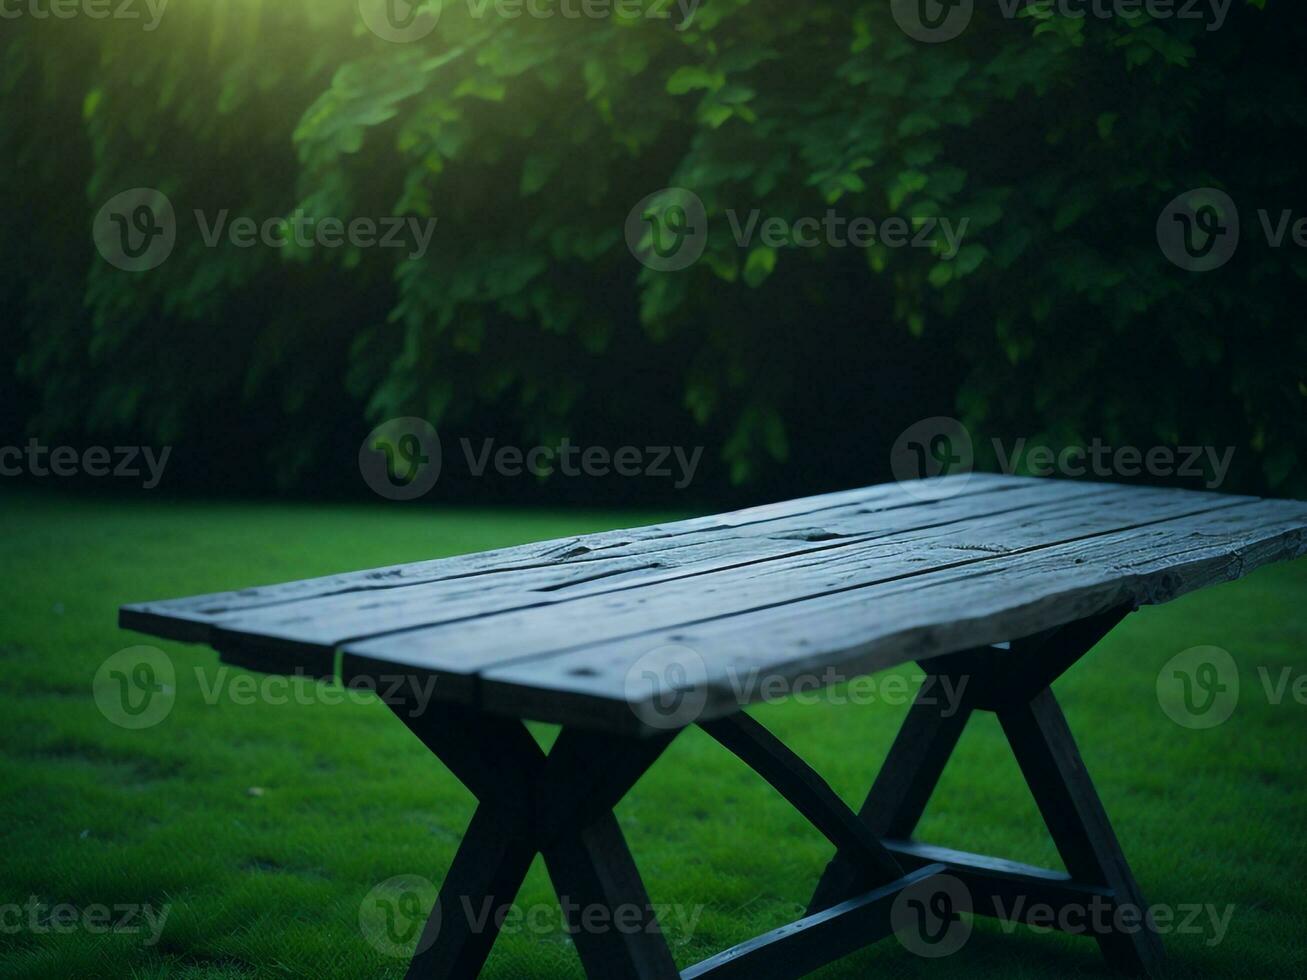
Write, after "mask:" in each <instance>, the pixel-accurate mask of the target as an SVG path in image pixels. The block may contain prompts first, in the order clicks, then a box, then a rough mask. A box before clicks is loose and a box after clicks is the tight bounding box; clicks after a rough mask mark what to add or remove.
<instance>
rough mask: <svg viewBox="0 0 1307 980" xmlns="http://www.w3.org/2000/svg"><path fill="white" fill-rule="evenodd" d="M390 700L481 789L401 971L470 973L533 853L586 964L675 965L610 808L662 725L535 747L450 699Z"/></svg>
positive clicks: (665, 978) (627, 970) (647, 968)
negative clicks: (631, 734)
mask: <svg viewBox="0 0 1307 980" xmlns="http://www.w3.org/2000/svg"><path fill="white" fill-rule="evenodd" d="M394 708H395V711H396V714H398V715H399V716H400V717H401V718H402V719H403V720H404V721H405V723H406V724H407V725H408V726H409V728H411V729H412V730H413V732H414V733H415V734H416V735H418V737H419V738H420V739H421V740H422V742H423V743H424V744H425V745H426V746H427V747H428V748H429V749H431V751H432V752H433V753H435V754H436V756H438V757H439V758H440V759H441V761H442V762H444V763H445V765H446V766H447V767H448V768H449V769H450V771H451V772H453V773H454V775H455V776H457V777H458V778H459V780H460V781H461V782H463V784H464V785H465V786H467V787H468V789H470V790H472V792H473V793H474V794H475V795H476V796H477V798H478V800H479V805H478V807H477V810H476V813H475V814H474V815H473V817H472V822H471V823H470V824H469V826H468V829H467V833H466V834H465V836H464V838H463V842H462V844H461V845H460V847H459V850H458V853H457V854H456V855H455V857H454V862H453V864H452V865H451V866H450V869H449V872H448V874H447V875H446V876H445V880H444V882H443V884H442V886H441V889H440V895H439V898H438V899H437V901H436V904H435V907H434V908H433V909H432V911H431V915H430V917H429V918H428V920H427V924H426V927H425V928H424V930H423V933H422V939H421V940H420V941H419V944H418V952H417V953H416V955H415V956H414V958H413V960H412V962H411V964H410V966H409V970H408V974H407V976H408V977H409V978H411V980H418V978H423V980H427V978H449V980H464V978H471V977H475V976H477V975H478V973H479V972H480V971H481V968H482V966H483V965H484V963H485V960H486V957H487V956H489V954H490V949H491V947H492V946H493V945H494V941H495V938H496V936H497V935H498V931H499V929H498V921H499V918H498V916H496V915H495V914H494V911H495V910H499V909H501V908H503V907H505V906H507V905H509V904H511V903H512V901H513V899H514V897H515V896H516V895H517V892H518V890H519V888H520V887H521V884H522V881H523V879H524V878H525V876H526V873H527V870H528V869H529V868H530V865H531V861H532V860H533V859H534V857H535V855H536V854H537V853H541V854H543V855H544V858H545V864H546V867H547V868H548V869H549V874H550V878H551V880H552V881H553V884H554V888H555V890H556V891H557V893H558V898H559V902H560V904H561V905H562V908H563V911H564V913H565V916H566V919H567V922H568V927H569V931H570V932H571V934H572V937H573V941H574V942H575V945H576V949H577V952H578V954H579V955H580V957H581V961H582V964H583V965H584V966H585V969H586V974H587V976H590V977H593V978H600V977H603V978H608V977H620V978H626V977H630V978H637V980H672V978H676V977H678V976H679V974H678V972H677V970H676V965H675V961H674V960H673V959H672V955H671V951H670V950H669V949H668V947H667V942H666V940H665V939H664V938H663V935H662V933H661V930H660V929H659V925H658V920H657V916H656V914H655V912H654V908H653V905H652V904H651V903H650V901H649V896H648V894H647V893H646V891H645V888H644V883H643V882H642V881H641V879H640V873H639V871H638V870H637V868H636V866H635V862H634V860H633V859H632V858H631V854H630V851H629V850H628V849H627V846H626V841H625V838H624V837H623V836H622V831H621V828H620V827H619V826H618V823H617V818H616V817H615V816H614V815H613V807H614V806H616V804H617V803H618V801H619V800H620V799H621V798H622V797H623V796H624V795H625V794H626V792H627V790H628V789H630V787H631V786H632V785H634V783H635V782H636V780H638V779H639V778H640V776H641V775H642V774H643V773H644V772H645V770H647V769H648V767H649V766H650V765H651V764H652V763H653V762H654V760H656V759H657V758H658V756H659V755H660V754H661V752H662V751H663V749H664V748H666V746H667V744H668V743H670V741H671V739H672V736H671V735H661V736H654V737H651V738H646V739H631V738H618V737H612V736H607V735H603V736H599V735H591V734H588V733H583V732H578V731H576V730H572V729H564V730H563V731H562V732H561V733H560V734H559V736H558V739H557V740H556V741H555V743H554V746H553V749H552V750H551V751H550V753H549V755H548V756H545V754H544V753H543V752H542V751H541V750H540V748H539V746H538V745H537V744H536V742H535V739H533V738H532V737H531V734H530V733H529V732H528V731H527V730H526V727H525V726H524V725H523V724H522V723H521V722H520V721H517V720H514V719H508V718H501V717H497V716H492V715H487V714H485V713H482V712H479V711H476V710H473V709H469V708H466V707H463V706H457V705H445V706H432V707H427V708H426V710H424V711H421V712H418V713H416V714H409V713H408V712H407V711H406V710H405V706H403V705H395V706H394ZM488 912H489V914H487V913H488Z"/></svg>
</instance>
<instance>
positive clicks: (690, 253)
mask: <svg viewBox="0 0 1307 980" xmlns="http://www.w3.org/2000/svg"><path fill="white" fill-rule="evenodd" d="M707 244H708V212H707V211H706V210H705V209H704V206H703V201H701V200H700V199H699V195H698V194H696V193H694V191H689V190H686V189H685V188H684V187H665V188H663V189H662V190H660V191H655V192H654V193H653V194H650V195H649V196H648V197H645V198H642V199H641V201H640V203H639V204H637V205H636V206H635V207H633V208H632V209H631V213H630V214H628V215H627V216H626V247H627V248H629V249H630V250H631V254H632V255H634V256H635V257H636V258H637V259H639V261H640V262H641V263H642V264H643V265H645V266H648V267H649V268H650V269H653V270H654V271H655V272H679V271H680V270H681V269H685V268H687V267H689V266H691V265H693V264H694V263H695V262H697V261H698V260H699V256H701V255H703V250H704V248H705V246H706V245H707Z"/></svg>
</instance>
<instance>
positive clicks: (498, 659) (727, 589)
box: [220, 488, 1241, 690]
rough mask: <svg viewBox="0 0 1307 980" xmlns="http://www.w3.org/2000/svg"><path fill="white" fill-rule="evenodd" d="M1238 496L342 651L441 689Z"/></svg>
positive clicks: (1009, 529)
mask: <svg viewBox="0 0 1307 980" xmlns="http://www.w3.org/2000/svg"><path fill="white" fill-rule="evenodd" d="M1007 496H1011V495H1007ZM1240 500H1241V498H1222V497H1219V496H1213V495H1210V494H1197V495H1191V494H1184V493H1176V492H1167V491H1160V492H1157V493H1152V492H1143V493H1140V492H1138V491H1137V490H1132V489H1130V488H1114V489H1113V490H1111V491H1109V492H1108V493H1106V494H1091V495H1085V494H1083V493H1082V494H1078V495H1066V494H1064V495H1060V496H1054V497H1053V498H1052V499H1046V500H1042V501H1030V502H1026V501H1024V500H1023V501H1022V502H1023V503H1025V506H1022V507H1019V508H1015V509H1012V510H1006V511H1000V512H998V513H995V514H986V515H984V516H983V517H978V518H975V519H971V520H961V521H958V522H956V523H947V524H941V525H938V526H930V527H926V528H921V529H912V530H908V531H905V532H902V533H899V534H891V535H887V536H885V537H882V538H875V539H872V540H870V541H858V542H854V543H850V544H847V545H846V546H844V547H841V548H835V549H826V550H823V551H820V552H816V553H809V554H798V555H793V556H787V557H783V558H778V559H776V560H772V561H764V562H756V563H751V564H749V565H746V566H742V567H735V568H729V569H724V570H721V571H718V572H716V573H714V574H712V575H707V576H703V577H695V578H692V579H683V580H672V581H665V582H659V583H654V584H651V585H648V586H644V587H641V588H637V589H630V590H625V591H619V592H614V593H605V594H600V595H592V596H582V597H578V598H576V599H573V600H571V601H567V602H558V603H555V604H553V605H550V606H538V607H534V608H528V609H522V610H519V611H515V612H506V613H504V614H501V615H495V616H484V617H481V618H477V619H471V620H463V621H458V622H454V623H449V624H445V625H440V626H433V627H427V628H422V629H418V630H413V631H407V632H403V633H400V634H395V635H389V636H382V637H378V638H374V639H371V640H362V641H357V642H349V643H346V644H344V647H345V650H346V654H347V656H348V655H359V656H362V657H367V658H371V659H374V660H379V661H386V662H392V663H407V664H412V665H414V666H423V667H429V668H433V669H438V670H440V671H442V676H443V677H444V678H445V682H446V683H445V685H444V686H445V687H446V688H448V689H450V690H453V689H454V688H455V687H456V685H457V681H456V680H455V678H456V677H458V676H464V677H466V676H471V675H473V674H475V673H477V672H479V671H485V670H489V669H491V668H492V667H493V666H494V665H496V664H498V663H502V662H504V661H505V660H514V661H516V660H525V659H528V658H531V657H536V656H541V655H544V654H548V653H554V652H558V651H561V650H566V649H574V648H576V647H580V646H584V645H589V644H597V643H602V642H607V641H612V640H617V639H620V638H622V637H624V636H634V635H640V634H643V633H648V632H651V631H655V630H665V629H668V628H673V627H676V626H678V625H681V624H688V623H694V622H707V621H710V620H715V619H722V618H724V617H733V616H737V615H739V614H742V613H747V612H753V611H760V610H764V609H766V608H767V607H771V606H783V605H787V604H792V603H795V602H799V601H801V600H806V599H813V598H818V597H821V596H829V595H836V594H838V593H841V592H849V591H855V590H859V589H863V588H867V587H869V586H872V585H876V584H879V583H886V582H892V581H896V580H900V579H910V578H915V577H919V576H921V575H924V574H926V573H928V572H931V571H935V570H942V569H948V568H956V567H966V566H969V565H973V564H980V563H984V562H987V561H990V560H992V559H994V558H995V557H997V556H1002V555H1011V554H1017V553H1020V552H1022V551H1029V550H1035V549H1040V548H1046V547H1050V546H1053V545H1056V544H1060V543H1065V542H1070V541H1076V540H1081V539H1090V538H1093V537H1095V536H1100V535H1103V534H1106V533H1108V532H1112V531H1116V530H1119V529H1123V528H1130V527H1137V526H1141V525H1148V524H1153V523H1156V522H1159V521H1164V520H1169V519H1173V518H1176V517H1180V516H1185V515H1192V514H1195V513H1205V512H1208V511H1211V510H1213V509H1215V508H1230V507H1235V506H1240V505H1241V504H1240ZM358 628H361V624H360V625H359V627H358ZM220 635H225V634H220ZM507 637H512V638H513V642H512V644H511V645H507V644H506V643H505V638H507ZM670 642H681V641H680V640H676V639H673V640H671V641H670Z"/></svg>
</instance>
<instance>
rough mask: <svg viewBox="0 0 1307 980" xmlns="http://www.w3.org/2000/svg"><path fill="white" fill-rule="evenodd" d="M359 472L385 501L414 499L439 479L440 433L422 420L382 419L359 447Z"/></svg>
mask: <svg viewBox="0 0 1307 980" xmlns="http://www.w3.org/2000/svg"><path fill="white" fill-rule="evenodd" d="M359 472H360V473H362V474H363V482H365V483H366V484H367V485H368V486H369V487H371V488H372V490H373V491H374V492H375V493H377V494H380V495H381V496H383V497H385V498H386V499H388V500H414V499H416V498H418V497H421V496H423V495H424V494H426V493H428V492H429V491H430V490H431V488H432V487H434V486H435V485H436V480H438V479H439V478H440V436H439V435H438V434H437V433H436V430H435V429H434V428H433V427H432V425H431V423H430V422H428V421H427V420H426V419H419V418H413V417H412V416H406V417H404V418H398V419H391V420H390V421H388V422H382V423H381V425H379V426H377V427H376V428H375V429H373V430H372V431H371V432H370V433H368V437H367V438H366V439H364V440H363V444H362V445H361V446H359Z"/></svg>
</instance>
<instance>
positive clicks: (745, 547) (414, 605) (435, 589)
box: [211, 481, 1221, 653]
mask: <svg viewBox="0 0 1307 980" xmlns="http://www.w3.org/2000/svg"><path fill="white" fill-rule="evenodd" d="M1139 499H1140V498H1139V497H1138V495H1137V494H1133V493H1130V492H1129V491H1125V490H1123V489H1121V488H1112V487H1102V486H1094V485H1089V486H1083V487H1076V486H1072V485H1067V484H1058V483H1056V482H1054V481H1044V483H1042V484H1038V483H1037V484H1033V485H1028V486H1022V487H1017V488H1013V489H1009V490H1007V491H1006V492H989V493H982V494H973V495H968V496H965V497H956V498H952V499H948V500H943V501H939V502H936V503H933V504H930V505H918V506H905V507H897V508H892V509H889V510H870V509H867V508H866V507H864V506H861V505H852V506H846V507H839V508H834V509H832V510H830V511H828V512H826V513H825V514H823V515H822V519H821V521H820V522H819V526H813V524H812V520H811V515H807V514H805V515H801V518H802V519H801V520H795V519H785V520H780V521H776V522H766V523H764V524H753V525H750V526H748V527H747V528H744V529H742V530H740V531H732V530H730V529H728V530H726V531H719V532H717V533H715V534H713V535H710V536H708V535H702V534H697V535H692V536H688V537H686V538H685V539H684V541H683V543H682V544H680V545H679V546H676V547H668V546H667V544H666V543H665V542H660V543H659V546H658V547H657V549H656V550H655V549H654V548H652V547H650V546H649V544H648V543H646V544H645V545H642V546H639V547H633V548H623V549H620V552H621V553H620V554H615V555H612V556H610V557H608V558H605V559H590V560H587V561H573V562H568V563H562V564H558V565H552V566H547V567H533V568H527V569H514V570H506V571H503V572H500V573H498V574H495V575H490V576H470V577H467V576H465V577H461V578H458V579H454V580H447V581H439V582H430V583H422V584H416V585H410V586H407V587H403V588H395V589H390V590H386V591H385V592H383V593H380V594H378V593H375V592H371V593H370V592H355V593H347V594H343V595H331V596H325V597H320V598H314V599H305V600H302V601H298V602H294V603H280V604H277V605H276V606H272V607H265V608H261V609H256V610H250V611H245V612H241V613H236V614H224V615H222V616H219V617H217V618H215V619H214V620H213V621H212V622H211V631H212V636H211V641H212V642H214V643H215V644H217V645H220V646H226V647H230V648H233V649H234V648H238V647H240V646H241V645H245V644H253V645H257V646H261V647H266V648H269V649H278V650H281V651H289V650H293V649H296V648H300V647H303V648H307V649H308V650H309V651H310V652H319V653H330V652H331V651H333V650H334V649H335V648H336V647H337V646H339V645H342V644H344V643H348V642H352V641H355V640H361V639H364V638H366V637H369V636H376V635H379V634H383V633H395V632H398V631H401V630H415V629H418V628H420V627H424V626H437V625H440V624H442V623H458V624H460V625H459V627H458V629H459V632H460V634H462V635H466V622H467V621H468V620H472V619H476V618H478V617H483V616H489V615H491V614H497V613H505V612H512V611H517V610H528V609H540V608H543V607H547V606H558V605H560V604H563V603H568V602H572V601H574V600H576V599H580V598H584V597H586V596H600V595H607V594H609V593H615V592H623V591H631V590H634V589H644V588H646V587H648V586H651V585H657V584H660V583H663V582H671V581H674V580H682V581H685V589H686V591H687V592H693V593H697V592H698V591H699V590H700V586H699V585H698V584H697V581H698V580H700V579H702V578H703V577H704V576H708V575H710V574H712V575H713V578H712V581H711V584H712V585H713V586H716V585H717V584H718V583H719V582H723V581H729V580H723V579H722V578H721V577H720V576H719V574H717V573H722V572H727V571H731V570H737V569H742V568H744V567H745V566H751V565H759V566H762V564H763V563H766V562H773V561H776V562H781V561H787V560H790V559H795V560H799V559H801V558H802V557H803V556H815V559H816V560H817V561H818V562H820V561H822V560H823V559H824V557H825V556H827V555H845V554H852V555H854V556H858V555H861V554H864V553H865V552H863V550H862V547H863V546H864V545H868V544H870V543H872V542H876V543H879V544H880V545H881V546H882V547H880V549H879V551H878V552H876V553H877V554H881V553H892V552H894V551H896V550H898V545H899V544H900V543H907V542H914V541H920V540H932V541H933V540H937V539H939V538H940V537H943V536H953V535H961V536H962V537H963V538H964V540H963V542H962V545H961V546H962V547H980V545H972V544H970V543H969V542H971V541H975V540H979V537H976V536H977V535H980V533H981V529H980V528H979V527H975V525H974V522H976V521H979V520H981V519H983V518H989V517H997V516H999V515H1006V522H1005V523H1006V524H1008V525H1011V524H1019V525H1029V527H1030V531H1029V533H1031V534H1034V535H1035V536H1036V538H1038V539H1042V538H1044V537H1045V536H1050V535H1053V534H1054V533H1056V532H1055V530H1054V527H1055V524H1054V521H1055V520H1057V519H1061V521H1062V523H1061V525H1058V527H1059V529H1060V527H1063V526H1064V527H1066V528H1067V533H1070V531H1071V530H1073V529H1074V526H1075V519H1074V518H1071V517H1068V516H1064V515H1065V514H1066V513H1067V511H1068V510H1069V509H1081V510H1084V511H1085V512H1091V511H1097V510H1098V509H1099V508H1102V512H1101V513H1100V514H1099V516H1097V517H1096V518H1095V526H1106V525H1105V524H1104V522H1106V523H1107V524H1110V523H1111V522H1112V521H1116V520H1122V519H1124V518H1118V517H1115V516H1107V515H1109V514H1111V511H1110V508H1111V507H1112V506H1113V505H1114V502H1115V503H1116V504H1118V505H1119V504H1120V503H1122V502H1125V501H1130V502H1131V504H1132V505H1134V504H1135V503H1136V502H1137V501H1139ZM1145 499H1146V501H1147V503H1146V506H1164V507H1166V508H1172V507H1174V506H1181V507H1186V508H1188V507H1192V506H1194V503H1193V501H1192V500H1191V498H1188V497H1184V498H1181V500H1180V502H1179V503H1177V502H1176V500H1175V498H1174V495H1173V494H1168V493H1167V492H1166V491H1158V492H1156V493H1155V494H1152V495H1151V496H1147V497H1146V498H1145ZM1212 499H1213V500H1220V499H1221V498H1212ZM1072 501H1076V502H1078V503H1077V504H1076V505H1075V507H1074V508H1073V507H1072V504H1071V502H1072ZM1041 504H1042V505H1044V509H1042V510H1036V509H1034V508H1036V506H1037V505H1041ZM963 522H966V523H967V525H968V527H967V529H965V530H964V529H962V528H961V527H960V525H961V524H962V523H963ZM973 527H975V529H974V530H972V528H973ZM927 532H934V533H929V534H928V533H927ZM989 533H991V534H992V533H993V532H989ZM923 535H924V537H923ZM705 539H706V540H705ZM851 560H855V561H861V560H863V559H862V558H857V557H855V558H853V559H851ZM766 567H767V568H768V569H773V568H779V569H781V571H780V572H779V573H780V574H788V572H785V571H784V569H785V568H788V567H790V566H789V565H780V566H777V565H767V566H766ZM690 579H694V580H696V581H694V582H690V581H688V580H690ZM723 587H725V586H723ZM644 594H645V593H643V592H641V593H640V595H641V596H643V595H644ZM632 601H633V602H637V603H638V602H642V601H643V600H642V599H639V598H634V599H633V600H632ZM500 628H501V627H500V626H499V625H493V626H491V627H489V629H490V630H491V632H492V634H493V633H497V632H498V631H499V629H500ZM506 628H510V629H511V628H512V627H511V626H509V627H506ZM493 645H494V647H495V648H496V651H497V652H501V653H502V652H503V649H502V644H501V643H499V642H498V641H494V643H493Z"/></svg>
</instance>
